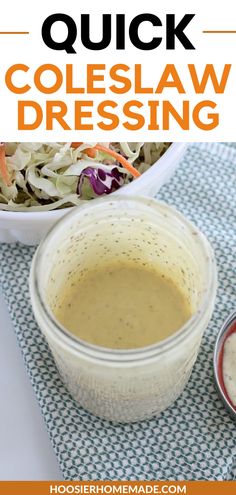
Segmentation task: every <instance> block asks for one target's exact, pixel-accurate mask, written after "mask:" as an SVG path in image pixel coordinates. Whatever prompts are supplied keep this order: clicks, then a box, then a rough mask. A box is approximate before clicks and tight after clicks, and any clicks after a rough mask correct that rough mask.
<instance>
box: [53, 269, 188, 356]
mask: <svg viewBox="0 0 236 495" xmlns="http://www.w3.org/2000/svg"><path fill="white" fill-rule="evenodd" d="M54 314H55V316H56V318H57V319H58V321H59V322H60V323H62V325H63V326H64V327H65V328H67V329H68V330H69V331H70V332H72V333H73V334H74V335H76V336H77V337H79V338H81V339H82V340H85V341H87V342H90V343H91V344H95V345H100V346H102V347H108V348H110V349H135V348H138V347H145V346H147V345H151V344H154V343H156V342H160V341H161V340H163V339H165V338H167V337H169V336H170V335H172V334H173V333H174V332H176V331H177V330H178V329H179V328H181V326H182V325H184V323H186V321H187V320H188V319H189V318H190V317H191V315H192V312H191V307H190V305H189V303H188V301H187V299H186V298H185V297H184V295H183V294H182V292H181V290H180V288H179V287H178V285H177V284H176V283H175V281H174V280H171V279H169V278H167V277H166V276H165V275H164V274H162V273H160V272H159V271H158V270H156V269H154V268H152V269H151V268H148V267H146V263H140V265H138V264H135V263H132V262H126V263H124V262H123V263H119V261H118V260H114V261H113V262H111V264H110V265H108V266H106V265H105V266H104V265H103V264H102V263H101V265H100V267H99V268H96V269H90V270H89V271H88V272H86V274H85V275H84V276H82V277H80V276H78V278H76V277H75V279H74V281H73V283H72V284H71V285H70V286H69V287H68V288H67V289H66V290H64V291H62V292H61V295H60V298H59V301H58V304H57V307H56V308H54Z"/></svg>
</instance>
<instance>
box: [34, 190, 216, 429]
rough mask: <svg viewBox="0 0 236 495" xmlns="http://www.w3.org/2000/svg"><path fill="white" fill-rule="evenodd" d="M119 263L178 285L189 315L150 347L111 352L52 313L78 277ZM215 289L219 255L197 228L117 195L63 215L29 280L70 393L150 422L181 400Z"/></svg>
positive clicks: (92, 406)
mask: <svg viewBox="0 0 236 495" xmlns="http://www.w3.org/2000/svg"><path fill="white" fill-rule="evenodd" d="M114 258H116V259H118V260H120V261H121V262H122V261H124V260H125V261H126V260H127V259H128V260H132V263H138V264H139V263H142V262H145V263H146V265H148V266H149V267H155V268H157V267H158V271H159V272H160V273H163V275H164V276H167V277H168V278H171V279H172V280H173V281H174V282H175V284H176V285H177V286H179V288H180V289H181V291H182V293H183V294H184V297H186V299H187V300H188V302H189V305H190V307H191V311H192V317H191V318H190V319H189V320H188V321H187V323H186V324H185V325H184V326H183V327H182V328H181V329H179V330H178V331H177V332H176V333H174V334H173V335H171V336H170V337H168V338H166V339H165V340H162V341H160V342H158V343H156V344H153V345H150V346H148V347H144V348H136V349H127V350H115V349H108V348H105V347H99V346H97V345H93V344H90V343H88V342H86V341H83V340H81V339H79V338H78V337H76V336H75V335H73V334H72V333H70V332H69V331H68V330H67V329H66V328H64V327H63V326H62V325H61V324H60V323H59V322H58V321H56V319H55V317H54V313H53V309H55V308H56V305H57V304H58V300H59V295H60V292H61V290H62V288H63V290H64V289H65V288H66V287H69V285H70V284H71V283H72V281H73V278H74V277H75V274H76V276H77V277H79V276H80V273H81V274H82V273H84V272H85V271H86V270H89V269H91V267H97V266H99V264H101V262H102V266H104V264H106V263H107V264H108V265H109V263H111V261H112V260H114ZM216 286H217V272H216V264H215V259H214V254H213V251H212V248H211V246H210V244H209V242H208V241H207V239H206V238H205V236H204V235H203V234H202V233H201V232H200V231H199V230H198V229H197V228H196V227H195V226H193V225H192V224H191V223H190V222H189V221H188V220H187V219H186V218H185V217H184V216H183V215H181V214H180V213H178V212H177V211H176V210H175V209H174V208H172V207H170V206H168V205H167V204H165V203H162V202H160V201H157V200H153V199H148V198H144V197H128V196H119V195H117V196H112V198H111V197H110V198H109V197H105V198H101V199H98V200H93V201H91V202H89V203H88V202H86V203H85V205H84V206H82V207H81V206H80V207H77V208H73V210H72V211H71V212H69V213H68V214H67V215H65V216H64V217H63V218H62V219H61V220H60V221H59V222H58V223H57V224H56V225H55V226H54V227H53V228H52V230H51V231H50V232H49V233H48V235H47V236H46V238H45V239H44V240H43V241H42V243H41V245H40V246H39V248H38V250H37V252H36V254H35V257H34V260H33V263H32V267H31V275H30V291H31V299H32V306H33V310H34V313H35V317H36V320H37V322H38V324H39V326H40V328H41V330H42V332H43V334H44V335H45V337H46V339H47V341H48V344H49V346H50V348H51V351H52V353H53V356H54V359H55V362H56V364H57V367H58V370H59V372H60V375H61V377H62V380H63V381H64V383H65V385H66V387H67V388H68V390H69V391H70V393H71V395H72V396H73V397H74V399H75V400H76V401H77V402H78V404H80V405H81V406H82V407H84V408H85V409H87V410H88V411H90V412H91V413H93V414H95V415H96V416H99V417H101V418H105V419H107V420H111V421H115V422H133V421H139V420H143V419H147V418H151V417H152V416H155V415H157V414H159V413H160V412H161V411H163V410H164V409H166V408H167V407H169V406H170V405H171V404H172V403H173V402H174V400H175V399H176V398H177V397H178V396H179V395H180V394H181V392H182V390H183V388H184V386H185V385H186V383H187V381H188V379H189V376H190V373H191V370H192V367H193V364H194V362H195V360H196V357H197V353H198V350H199V346H200V343H201V337H202V334H203V332H204V330H205V329H206V327H207V325H208V322H209V320H210V318H211V315H212V311H213V307H214V300H215V295H216ZM101 301H102V294H101ZM78 307H79V301H78ZM91 311H92V308H91ZM98 332H99V328H98Z"/></svg>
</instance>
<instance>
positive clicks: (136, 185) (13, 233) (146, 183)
mask: <svg viewBox="0 0 236 495" xmlns="http://www.w3.org/2000/svg"><path fill="white" fill-rule="evenodd" d="M185 149H186V143H173V144H171V146H170V147H169V148H168V150H167V151H166V152H165V153H164V155H162V157H161V158H160V159H159V160H158V161H157V162H156V163H155V164H154V165H153V166H152V167H151V168H150V169H149V170H148V171H147V172H145V173H144V174H143V175H142V176H141V177H140V178H139V179H136V180H134V181H133V182H131V183H130V184H128V185H127V186H124V187H123V188H122V194H139V195H144V196H149V197H154V196H155V195H156V194H157V193H158V191H159V190H160V188H161V186H163V184H165V183H166V182H167V181H168V180H169V178H170V177H171V176H172V175H173V173H174V172H175V170H176V168H177V166H178V163H179V161H180V159H181V157H182V155H183V153H184V151H185ZM113 194H116V193H113ZM68 211H69V208H63V209H61V210H54V211H44V212H18V211H16V212H11V211H0V242H6V243H12V242H21V243H23V244H28V245H37V244H38V243H39V242H40V241H41V239H42V238H43V237H44V236H45V234H46V233H47V232H48V230H49V229H50V228H51V227H52V225H53V224H54V223H55V222H56V221H57V220H59V218H61V217H62V216H63V215H65V213H68Z"/></svg>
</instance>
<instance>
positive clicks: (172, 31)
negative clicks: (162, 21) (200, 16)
mask: <svg viewBox="0 0 236 495" xmlns="http://www.w3.org/2000/svg"><path fill="white" fill-rule="evenodd" d="M194 16H195V14H185V15H184V17H183V18H182V19H181V21H180V22H179V24H177V26H175V14H167V16H166V48H167V50H174V49H175V37H176V38H178V40H179V41H180V43H181V44H182V45H183V47H184V48H185V50H195V47H194V46H193V45H192V43H191V41H189V39H188V38H187V36H186V34H185V33H184V30H185V28H186V27H187V25H188V24H189V23H190V21H191V20H192V19H193V17H194Z"/></svg>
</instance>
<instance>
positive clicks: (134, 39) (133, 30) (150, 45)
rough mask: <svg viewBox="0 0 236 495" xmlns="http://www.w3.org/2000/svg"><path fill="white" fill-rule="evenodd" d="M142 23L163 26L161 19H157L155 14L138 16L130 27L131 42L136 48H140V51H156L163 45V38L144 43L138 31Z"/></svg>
mask: <svg viewBox="0 0 236 495" xmlns="http://www.w3.org/2000/svg"><path fill="white" fill-rule="evenodd" d="M142 22H150V23H151V24H152V25H153V26H162V23H161V21H160V19H159V17H157V16H156V15H154V14H140V15H137V16H136V17H134V19H133V20H132V21H131V23H130V27H129V37H130V41H131V43H133V45H134V46H135V47H136V48H139V49H140V50H154V49H155V48H157V47H158V46H159V45H160V44H161V41H162V38H152V40H151V41H149V42H144V41H142V40H140V38H139V34H138V30H139V26H140V24H142Z"/></svg>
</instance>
